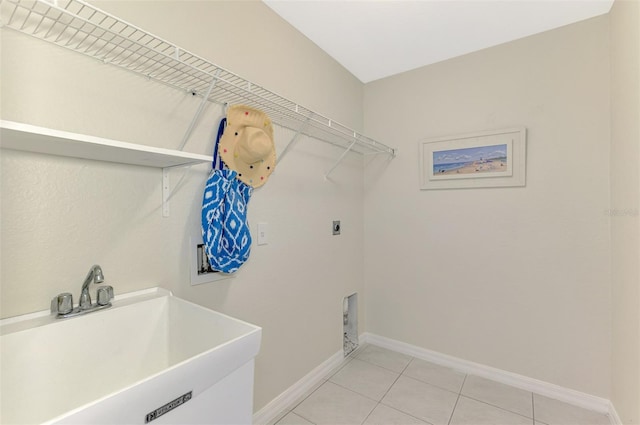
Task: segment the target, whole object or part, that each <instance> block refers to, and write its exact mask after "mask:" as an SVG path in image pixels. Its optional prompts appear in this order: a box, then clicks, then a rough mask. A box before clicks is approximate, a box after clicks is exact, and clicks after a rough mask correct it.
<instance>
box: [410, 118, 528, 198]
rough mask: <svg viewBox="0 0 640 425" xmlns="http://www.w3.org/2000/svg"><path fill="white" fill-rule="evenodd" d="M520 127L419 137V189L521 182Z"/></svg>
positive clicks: (522, 138)
mask: <svg viewBox="0 0 640 425" xmlns="http://www.w3.org/2000/svg"><path fill="white" fill-rule="evenodd" d="M526 133H527V131H526V129H525V128H524V127H516V128H507V129H502V130H493V131H483V132H477V133H468V134H461V135H457V136H448V137H438V138H431V139H426V140H422V141H420V143H419V146H420V189H423V190H427V189H462V188H474V187H507V186H524V185H525V176H526V151H527V149H526V137H527V134H526Z"/></svg>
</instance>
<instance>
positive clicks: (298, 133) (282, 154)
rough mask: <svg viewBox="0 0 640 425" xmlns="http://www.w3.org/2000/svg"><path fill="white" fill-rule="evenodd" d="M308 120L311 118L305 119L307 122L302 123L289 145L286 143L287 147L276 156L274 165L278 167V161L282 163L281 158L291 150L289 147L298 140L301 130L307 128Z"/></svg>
mask: <svg viewBox="0 0 640 425" xmlns="http://www.w3.org/2000/svg"><path fill="white" fill-rule="evenodd" d="M296 107H297V105H296ZM310 119H311V117H309V118H307V120H306V121H305V122H304V123H302V125H301V126H300V128H299V129H298V131H297V132H296V134H295V135H294V136H293V137H292V138H291V141H289V143H287V146H286V147H285V148H284V150H283V151H282V153H281V154H280V156H278V159H277V160H276V165H278V164H279V163H280V161H282V158H284V156H285V155H286V154H287V152H289V149H291V147H292V146H293V144H294V142H295V141H296V140H297V139H298V137H299V136H300V134H302V130H304V128H305V127H306V126H307V123H308V122H309V120H310Z"/></svg>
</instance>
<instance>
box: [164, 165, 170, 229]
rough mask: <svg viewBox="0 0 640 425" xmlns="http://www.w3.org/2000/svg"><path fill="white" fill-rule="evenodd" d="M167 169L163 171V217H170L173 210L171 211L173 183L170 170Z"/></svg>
mask: <svg viewBox="0 0 640 425" xmlns="http://www.w3.org/2000/svg"><path fill="white" fill-rule="evenodd" d="M170 169H171V168H169V167H166V168H163V169H162V216H163V217H169V214H170V213H171V210H170V209H169V197H170V196H171V181H170V180H169V170H170Z"/></svg>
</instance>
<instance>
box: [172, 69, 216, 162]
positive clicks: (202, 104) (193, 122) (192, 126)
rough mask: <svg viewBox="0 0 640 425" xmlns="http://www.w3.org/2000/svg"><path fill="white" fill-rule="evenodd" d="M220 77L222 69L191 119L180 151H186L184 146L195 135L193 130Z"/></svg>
mask: <svg viewBox="0 0 640 425" xmlns="http://www.w3.org/2000/svg"><path fill="white" fill-rule="evenodd" d="M219 76H220V68H218V69H217V70H216V73H215V75H214V76H213V78H212V79H211V84H209V88H208V89H207V93H206V94H205V95H204V96H203V97H202V101H201V102H200V105H198V109H197V110H196V113H195V115H194V116H193V118H192V119H191V124H189V128H187V131H186V133H185V134H184V137H183V138H182V143H180V147H179V148H178V150H179V151H181V150H183V149H184V145H186V144H187V141H188V140H189V138H190V137H191V133H193V129H194V128H195V126H196V123H197V122H198V119H200V115H202V111H203V110H204V105H206V104H207V101H208V100H209V96H211V91H212V90H213V88H214V87H215V86H216V82H217V81H218V77H219Z"/></svg>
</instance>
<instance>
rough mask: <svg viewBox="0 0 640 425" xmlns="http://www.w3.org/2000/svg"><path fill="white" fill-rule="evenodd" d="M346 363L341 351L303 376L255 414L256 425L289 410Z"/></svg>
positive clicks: (254, 421)
mask: <svg viewBox="0 0 640 425" xmlns="http://www.w3.org/2000/svg"><path fill="white" fill-rule="evenodd" d="M343 361H344V353H343V352H342V351H339V352H337V353H335V354H334V355H332V356H331V357H329V358H328V359H327V360H325V361H324V362H322V363H321V364H320V365H319V366H317V367H316V368H315V369H313V370H312V371H311V372H309V373H307V374H306V375H305V376H303V377H302V378H301V379H300V380H298V382H296V383H295V384H293V385H292V386H290V387H289V388H287V389H286V390H285V391H284V392H283V393H282V394H280V395H279V396H277V397H276V398H274V399H273V400H271V401H270V402H269V403H268V404H267V405H266V406H264V407H263V408H262V409H260V410H258V411H257V412H256V413H254V414H253V423H254V424H255V425H266V424H268V423H269V422H271V421H272V420H274V419H275V418H276V416H277V415H278V414H280V413H281V412H282V411H283V410H285V409H287V408H288V407H289V406H291V404H292V403H293V402H295V401H296V400H297V399H298V398H300V397H302V396H303V395H304V394H305V393H306V392H307V391H309V390H310V389H311V388H313V386H314V385H316V384H317V383H318V382H320V381H322V380H323V379H324V377H325V376H326V375H327V374H328V373H329V372H331V371H332V370H333V369H335V368H336V367H338V366H339V365H340V364H341V363H342V362H343Z"/></svg>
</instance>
